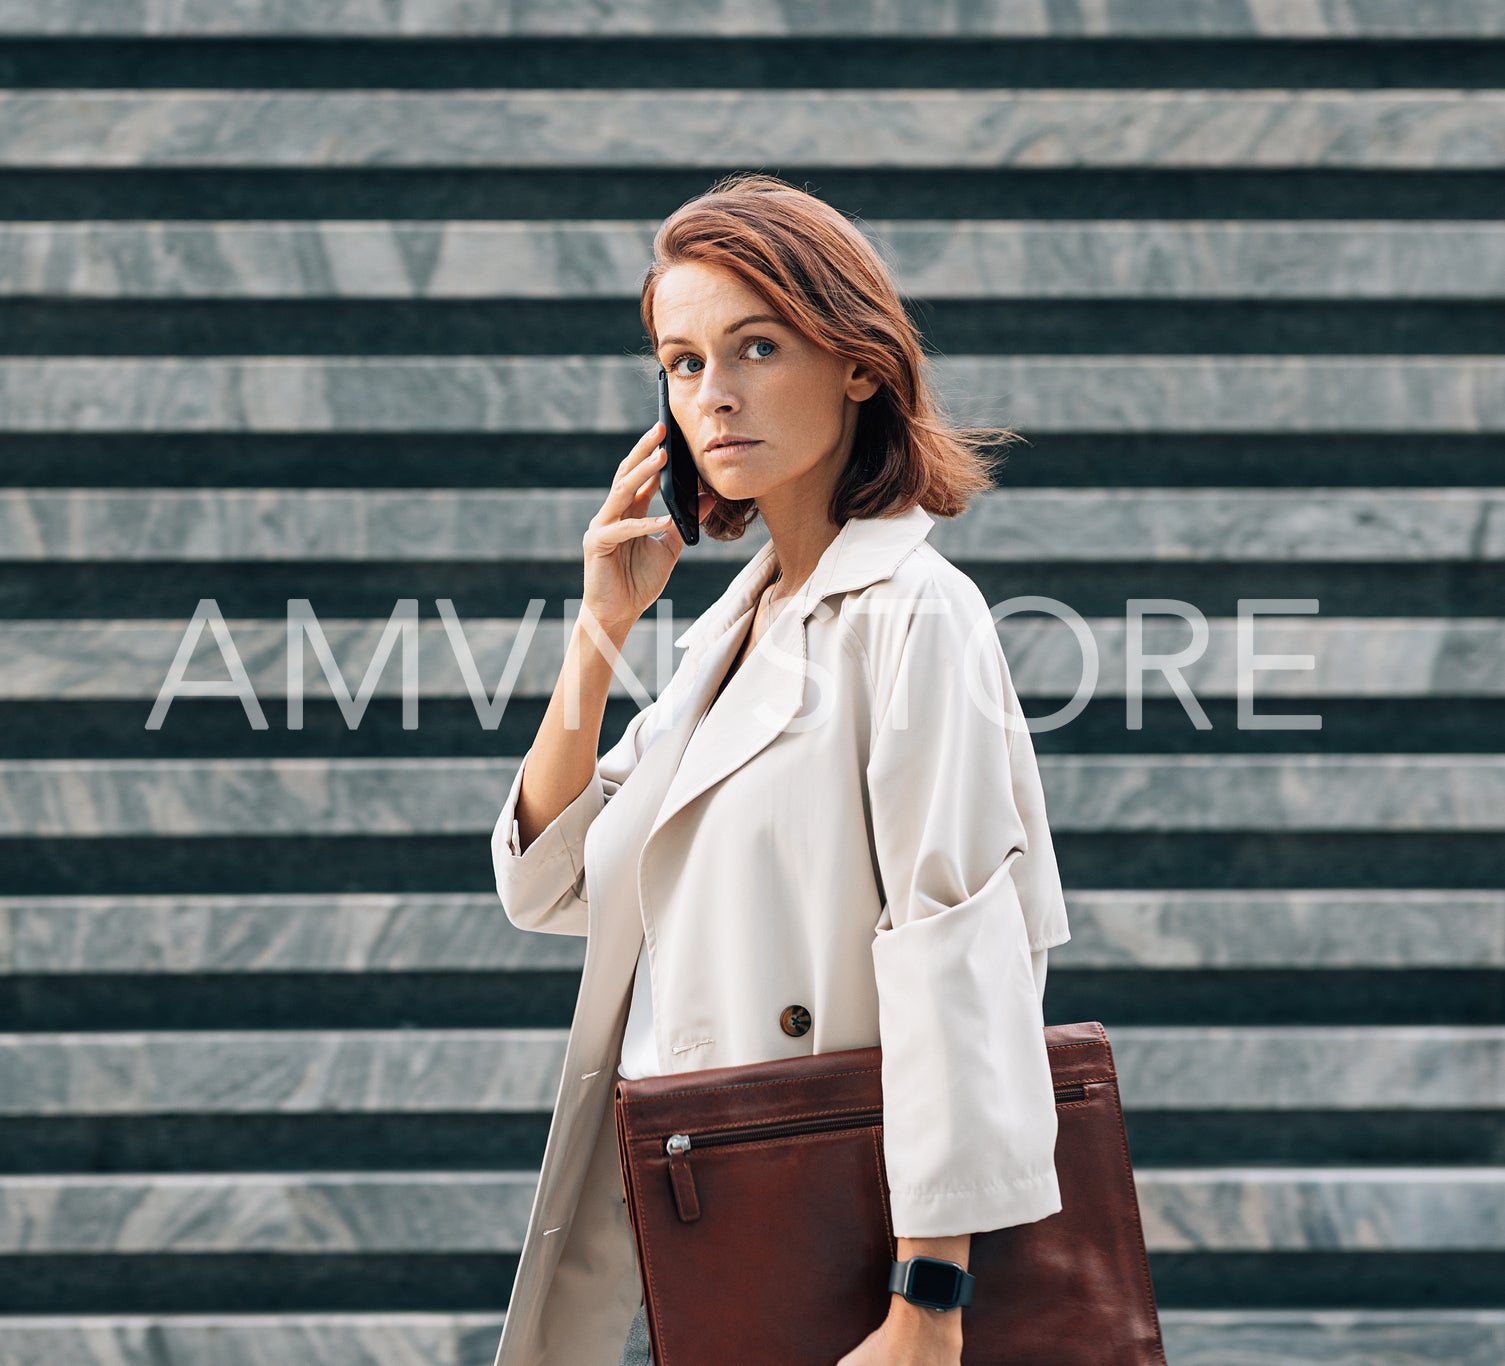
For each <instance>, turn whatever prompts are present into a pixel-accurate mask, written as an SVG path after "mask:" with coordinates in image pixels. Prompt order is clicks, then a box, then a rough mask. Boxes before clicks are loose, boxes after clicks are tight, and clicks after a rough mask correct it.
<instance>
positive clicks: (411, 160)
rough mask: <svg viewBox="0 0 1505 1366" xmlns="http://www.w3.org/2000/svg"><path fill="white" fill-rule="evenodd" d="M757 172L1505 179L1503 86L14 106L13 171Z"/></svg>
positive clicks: (485, 95)
mask: <svg viewBox="0 0 1505 1366" xmlns="http://www.w3.org/2000/svg"><path fill="white" fill-rule="evenodd" d="M666 128H694V129H695V130H696V136H695V137H693V138H675V137H665V136H664V129H666ZM743 164H745V165H785V166H790V165H794V166H800V165H804V166H826V167H872V168H883V169H888V168H895V169H898V168H904V167H910V168H922V169H927V170H928V169H930V168H932V167H935V166H949V167H952V168H955V169H959V170H967V169H970V170H985V171H995V172H996V171H997V170H998V169H1000V168H1002V167H1007V166H1012V167H1019V168H1028V169H1031V170H1041V169H1047V168H1056V169H1071V170H1075V169H1077V168H1080V167H1124V166H1134V167H1157V168H1165V169H1171V168H1187V167H1219V168H1240V169H1242V168H1249V169H1252V168H1259V169H1265V170H1273V169H1277V168H1295V167H1332V168H1338V167H1343V168H1352V169H1364V170H1408V169H1414V170H1442V169H1451V170H1466V169H1467V170H1497V169H1499V168H1501V167H1502V166H1505V91H1496V90H1480V91H1471V90H1459V91H1454V90H1430V89H1428V90H1268V89H1267V90H1156V91H1152V92H1143V91H1138V90H1077V89H1062V90H1002V91H1000V90H944V89H932V90H899V91H868V90H813V89H801V90H778V91H763V90H725V91H723V90H703V89H697V90H680V89H672V88H671V89H641V90H605V91H602V90H487V91H477V90H461V91H440V92H435V91H411V90H400V91H393V90H382V91H348V90H318V91H309V90H275V91H264V90H257V91H202V90H142V91H125V90H68V91H53V90H17V91H9V92H4V93H0V166H7V167H32V168H36V169H43V168H49V169H57V170H60V169H64V168H85V167H90V168H99V169H104V168H108V167H186V166H204V167H209V166H223V167H230V166H238V167H253V166H254V167H289V168H290V167H332V166H381V167H395V166H433V165H443V166H452V167H565V166H571V167H580V166H589V167H592V168H598V167H601V166H622V167H628V166H631V167H643V168H660V167H683V168H698V169H707V170H708V169H711V168H720V167H724V166H728V165H743Z"/></svg>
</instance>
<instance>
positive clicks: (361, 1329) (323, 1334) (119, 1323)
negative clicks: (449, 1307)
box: [0, 1313, 507, 1366]
mask: <svg viewBox="0 0 1505 1366" xmlns="http://www.w3.org/2000/svg"><path fill="white" fill-rule="evenodd" d="M506 1317H507V1316H506V1315H505V1314H504V1313H503V1314H442V1313H432V1314H422V1313H411V1314H400V1313H393V1314H67V1315H61V1314H60V1315H56V1316H42V1315H8V1316H5V1317H0V1366H492V1361H493V1359H494V1358H495V1356H496V1346H497V1341H498V1339H499V1338H500V1337H501V1335H502V1325H503V1323H505V1322H506Z"/></svg>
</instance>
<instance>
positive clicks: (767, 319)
mask: <svg viewBox="0 0 1505 1366" xmlns="http://www.w3.org/2000/svg"><path fill="white" fill-rule="evenodd" d="M753 323H778V325H779V326H780V327H788V326H789V324H788V323H786V322H785V321H784V320H783V319H782V318H780V317H778V316H777V315H776V314H773V313H752V314H749V315H748V316H747V317H745V318H743V319H742V321H741V322H736V323H733V324H732V325H731V326H730V327H729V328H727V329H726V335H727V336H728V337H729V336H731V335H732V333H733V332H740V331H741V330H742V329H743V328H744V327H750V326H751V325H752V324H753ZM674 345H679V346H694V345H695V343H694V342H692V341H691V340H690V339H689V338H688V337H660V338H659V343H658V349H659V350H660V351H662V350H663V349H664V347H666V346H674Z"/></svg>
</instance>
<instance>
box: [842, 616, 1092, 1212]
mask: <svg viewBox="0 0 1505 1366" xmlns="http://www.w3.org/2000/svg"><path fill="white" fill-rule="evenodd" d="M978 596H979V598H980V597H981V595H980V594H979V595H978ZM981 611H982V612H983V614H984V615H986V605H985V604H982V606H981ZM975 622H976V617H975V615H973V614H971V613H969V612H967V611H965V610H963V609H962V607H961V606H959V605H957V604H956V603H954V602H953V603H952V604H951V605H950V606H949V607H948V609H947V610H945V611H943V612H939V613H928V614H919V615H914V616H911V617H910V618H909V620H908V621H907V623H906V624H905V626H904V637H903V643H902V645H901V646H899V647H898V650H899V667H898V673H897V678H896V680H895V681H894V683H893V686H892V689H891V692H890V694H889V695H888V696H884V695H883V691H882V684H881V682H880V680H877V679H875V689H876V690H877V691H876V694H875V707H876V709H877V715H878V717H879V720H878V721H877V722H876V725H875V732H874V736H873V741H872V746H871V749H870V751H869V756H868V762H867V766H866V780H867V797H868V801H869V810H870V813H871V820H872V832H871V838H872V843H873V850H874V859H875V863H876V866H877V869H878V872H879V878H880V882H881V884H882V890H883V894H884V911H883V914H882V916H881V918H880V920H879V922H878V925H877V930H876V934H875V937H874V940H873V944H872V954H873V966H874V971H875V975H876V979H877V990H878V1003H879V1028H880V1034H881V1044H882V1047H883V1094H884V1131H883V1143H884V1158H885V1162H886V1165H887V1175H888V1184H889V1193H890V1203H891V1212H892V1218H893V1228H894V1233H895V1234H896V1235H897V1236H901V1237H912V1238H918V1237H939V1236H945V1235H948V1234H958V1233H980V1232H986V1231H987V1230H989V1229H994V1228H1004V1227H1007V1226H1010V1225H1014V1224H1021V1223H1029V1222H1032V1221H1034V1220H1037V1219H1042V1218H1045V1217H1046V1216H1047V1215H1050V1214H1054V1213H1055V1212H1057V1211H1058V1210H1059V1209H1060V1208H1061V1196H1060V1190H1059V1186H1058V1183H1057V1179H1056V1170H1055V1160H1054V1152H1055V1141H1056V1109H1055V1096H1054V1091H1053V1087H1052V1082H1051V1074H1050V1064H1049V1059H1048V1055H1047V1053H1046V1048H1045V1034H1044V1029H1045V1022H1044V1017H1043V1013H1042V1000H1043V995H1044V991H1043V988H1044V967H1045V962H1044V959H1045V950H1046V949H1047V948H1048V947H1049V946H1050V944H1051V943H1058V942H1062V941H1063V940H1064V938H1067V937H1069V935H1068V934H1067V933H1066V929H1065V920H1064V910H1063V903H1060V902H1059V901H1047V902H1046V903H1045V904H1044V906H1043V907H1042V908H1032V910H1035V911H1038V912H1039V913H1038V914H1037V915H1036V923H1037V924H1038V925H1040V926H1042V928H1041V929H1040V930H1039V931H1038V932H1037V933H1038V937H1039V938H1040V939H1043V940H1045V941H1047V942H1036V943H1032V942H1031V934H1030V930H1029V926H1028V924H1027V921H1026V916H1025V913H1024V907H1023V905H1022V903H1021V887H1023V888H1024V889H1025V895H1027V896H1037V895H1040V894H1041V891H1040V889H1041V873H1040V867H1039V863H1038V862H1037V863H1036V865H1035V866H1034V868H1033V869H1032V870H1031V871H1030V872H1029V873H1028V874H1027V875H1025V876H1020V874H1021V872H1022V867H1023V866H1022V865H1021V862H1020V861H1021V859H1023V858H1024V856H1025V854H1026V851H1027V850H1028V849H1029V846H1030V837H1029V832H1028V830H1027V828H1026V812H1030V813H1031V815H1030V817H1029V820H1030V822H1031V823H1032V824H1034V825H1035V827H1036V829H1037V830H1038V831H1039V832H1040V833H1041V836H1042V837H1043V838H1048V836H1047V835H1045V833H1044V832H1045V827H1044V824H1043V822H1044V808H1043V799H1042V798H1041V797H1040V794H1039V792H1038V791H1037V790H1035V789H1034V786H1033V785H1034V784H1035V783H1037V781H1038V779H1037V776H1036V770H1035V767H1034V764H1033V751H1032V749H1031V751H1030V754H1029V757H1028V761H1027V762H1024V763H1019V762H1016V760H1017V759H1018V758H1019V757H1020V756H1021V748H1020V747H1021V746H1029V744H1030V739H1029V732H1028V730H1027V729H1024V728H1023V722H1022V717H1023V713H1022V711H1021V710H1020V709H1019V706H1018V699H1017V696H1016V695H1015V694H1014V692H1013V687H1012V683H1011V681H1010V679H1009V674H1008V669H1007V666H1006V664H1005V663H1004V661H1003V655H1002V648H1001V646H999V644H998V638H997V634H996V629H993V628H991V622H990V623H989V628H990V629H988V630H987V631H981V630H979V631H978V634H977V641H978V642H981V643H982V645H983V648H982V649H981V650H978V649H977V644H976V643H974V645H973V647H972V649H973V653H972V656H971V665H970V668H969V667H968V664H967V639H968V636H969V634H971V633H972V631H973V628H974V625H975ZM988 640H991V642H992V643H991V646H989V645H988V644H987V642H988ZM968 673H970V675H971V682H970V683H969V681H968V677H967V675H968ZM1005 715H1008V716H1010V717H1014V718H1018V723H1017V724H1011V725H1005V724H1004V723H1003V722H1002V721H1001V720H1000V719H999V718H1000V717H1003V716H1005ZM1016 878H1017V880H1016ZM1051 880H1055V884H1056V885H1055V887H1054V897H1055V898H1059V897H1060V890H1059V883H1058V879H1057V878H1056V873H1055V863H1054V858H1053V855H1052V856H1051V858H1050V861H1049V867H1048V871H1047V877H1046V885H1047V886H1048V884H1049V882H1050V881H1051ZM1046 927H1048V928H1046Z"/></svg>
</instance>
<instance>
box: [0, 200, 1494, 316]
mask: <svg viewBox="0 0 1505 1366" xmlns="http://www.w3.org/2000/svg"><path fill="white" fill-rule="evenodd" d="M656 226H657V225H656V224H655V223H652V222H647V221H609V220H608V221H597V222H555V223H551V222H530V221H516V222H512V221H501V222H479V221H463V220H461V221H452V222H424V221H412V222H406V221H395V222H379V221H376V222H310V223H300V222H218V223H216V222H205V223H196V222H124V223H115V222H79V223H71V222H51V223H47V222H43V223H4V224H0V296H4V295H27V296H33V297H36V296H45V297H51V298H103V299H113V298H196V299H199V298H225V299H262V298H318V299H322V298H341V299H363V298H380V299H393V298H398V299H471V298H497V297H500V298H541V299H564V298H569V299H583V298H622V299H633V300H635V299H636V298H637V296H638V290H639V287H640V285H641V283H642V274H643V267H644V264H645V263H646V262H647V261H649V260H651V259H652V255H653V234H654V231H655V228H656ZM856 226H857V227H858V228H859V230H860V231H862V232H863V233H865V234H866V235H868V236H870V237H874V238H876V240H877V242H878V245H879V248H880V250H882V251H883V252H884V254H885V256H886V257H887V259H888V261H889V264H890V268H891V269H892V271H893V273H894V278H895V281H896V283H897V284H898V286H899V289H900V290H901V291H902V292H903V293H905V294H906V295H912V296H919V297H944V298H948V299H1017V298H1058V299H1066V298H1099V297H1111V298H1145V299H1411V298H1422V299H1445V298H1456V299H1486V298H1498V297H1500V296H1502V295H1505V232H1502V225H1501V224H1499V223H1444V222H1437V223H1430V222H1427V223H1417V222H1401V223H1380V222H1372V221H1368V220H1363V219H1359V220H1351V221H1342V220H1336V221H1334V220H1329V221H1324V222H1320V223H1319V222H1308V221H1305V220H1300V219H1297V220H1292V221H1288V222H1279V221H1261V222H1238V221H1216V220H1214V221H1180V220H1169V221H1163V222H1155V221H1151V220H1145V221H1141V220H1132V219H1131V220H1125V221H1121V222H1115V221H1111V220H1109V221H1096V222H1082V221H1081V220H1078V219H1063V220H1059V221H1050V220H1044V221H1036V222H1017V223H1016V222H983V221H961V222H948V221H946V220H944V219H939V220H933V221H928V222H927V221H913V220H902V219H895V220H888V219H883V220H871V221H864V222H862V223H860V224H857V225H856Z"/></svg>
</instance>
